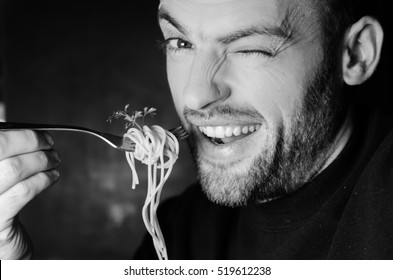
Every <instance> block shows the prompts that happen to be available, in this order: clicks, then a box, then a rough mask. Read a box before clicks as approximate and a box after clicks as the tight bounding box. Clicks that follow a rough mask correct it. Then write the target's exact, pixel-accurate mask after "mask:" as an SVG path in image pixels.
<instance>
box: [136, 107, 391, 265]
mask: <svg viewBox="0 0 393 280" xmlns="http://www.w3.org/2000/svg"><path fill="white" fill-rule="evenodd" d="M390 127H391V119H390V118H386V117H381V115H380V114H370V115H367V116H362V117H360V118H357V122H356V124H355V129H354V133H353V134H352V136H351V138H350V140H349V142H348V143H347V145H346V147H345V148H344V150H343V151H342V152H341V154H340V155H339V156H338V157H337V159H336V160H335V161H334V162H333V163H332V164H330V165H329V166H328V167H327V168H326V169H325V170H324V171H323V172H322V173H321V174H320V175H318V176H317V177H316V178H315V179H314V180H313V181H312V182H309V183H307V184H306V185H304V186H303V187H302V188H300V189H299V190H298V191H296V192H295V193H293V194H291V195H288V196H286V197H283V198H280V199H277V200H274V201H270V202H267V203H263V204H259V205H251V206H247V207H239V208H229V207H224V206H219V205H216V204H214V203H212V202H210V201H208V200H207V199H206V197H205V195H204V194H203V193H202V191H201V188H200V186H199V185H198V184H195V185H193V186H191V187H190V188H188V189H187V190H186V191H185V192H184V193H183V194H182V195H180V196H177V197H174V198H171V199H169V200H167V201H166V202H164V203H163V205H162V207H160V210H159V216H158V219H159V222H160V225H161V227H162V230H163V234H164V237H165V242H166V245H167V250H168V256H169V259H393V131H390ZM135 257H136V258H137V259H156V258H157V256H156V254H155V251H154V248H153V246H152V240H151V238H150V236H146V238H145V239H144V241H143V243H142V245H141V247H140V248H139V250H138V251H137V254H136V256H135Z"/></svg>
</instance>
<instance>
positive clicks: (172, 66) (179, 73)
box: [167, 58, 187, 118]
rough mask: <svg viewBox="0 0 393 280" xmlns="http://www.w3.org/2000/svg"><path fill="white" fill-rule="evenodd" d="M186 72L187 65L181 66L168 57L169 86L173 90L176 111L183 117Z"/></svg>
mask: <svg viewBox="0 0 393 280" xmlns="http://www.w3.org/2000/svg"><path fill="white" fill-rule="evenodd" d="M186 73H187V72H186V71H185V66H181V65H179V63H175V62H174V61H172V60H171V59H169V58H167V76H168V83H169V88H170V90H171V94H172V99H173V102H174V104H175V108H176V111H177V113H178V115H179V116H180V117H181V118H183V109H184V99H183V94H182V93H183V89H184V87H185V84H186V82H187V75H186Z"/></svg>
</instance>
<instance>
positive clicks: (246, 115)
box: [183, 105, 265, 122]
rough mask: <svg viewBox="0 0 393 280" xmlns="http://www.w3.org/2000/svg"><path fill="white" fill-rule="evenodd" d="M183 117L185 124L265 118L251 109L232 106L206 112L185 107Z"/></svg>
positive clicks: (215, 108)
mask: <svg viewBox="0 0 393 280" xmlns="http://www.w3.org/2000/svg"><path fill="white" fill-rule="evenodd" d="M183 116H184V118H185V119H186V120H187V122H192V121H193V120H203V121H209V120H213V119H228V120H234V119H247V120H252V121H255V120H259V121H264V120H265V118H264V117H263V116H262V115H261V114H260V113H259V112H258V111H257V110H255V109H253V108H252V107H249V106H233V105H221V106H217V107H214V108H210V109H208V110H193V109H190V108H188V107H185V108H184V110H183Z"/></svg>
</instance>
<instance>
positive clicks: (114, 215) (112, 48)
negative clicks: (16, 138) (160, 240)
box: [5, 0, 194, 259]
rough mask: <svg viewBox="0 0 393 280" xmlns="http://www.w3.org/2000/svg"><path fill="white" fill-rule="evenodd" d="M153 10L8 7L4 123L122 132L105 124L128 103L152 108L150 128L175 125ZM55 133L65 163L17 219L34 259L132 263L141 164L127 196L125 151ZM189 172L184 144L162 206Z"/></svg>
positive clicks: (41, 4)
mask: <svg viewBox="0 0 393 280" xmlns="http://www.w3.org/2000/svg"><path fill="white" fill-rule="evenodd" d="M142 2H143V4H142ZM89 3H93V2H92V1H90V2H89ZM136 3H137V4H136ZM157 5H158V1H124V2H121V1H106V2H105V3H102V2H101V3H95V4H94V5H88V4H84V2H83V1H74V2H72V1H51V2H49V1H30V0H29V1H19V0H11V1H7V5H6V6H5V16H6V17H5V36H6V41H5V42H6V43H5V54H6V55H5V65H6V67H5V75H6V83H5V100H6V107H7V120H9V121H23V122H41V123H62V124H71V125H80V126H86V127H90V128H92V129H97V130H99V131H107V132H113V133H116V134H119V135H121V134H122V133H123V132H124V128H123V127H124V124H123V123H122V122H120V121H119V122H116V123H114V124H108V123H107V122H106V119H107V118H108V117H109V116H110V115H111V114H112V112H113V111H115V110H117V109H123V108H124V106H125V105H126V104H127V103H130V104H131V105H130V108H131V109H133V110H141V109H143V108H144V107H145V106H148V107H155V108H157V109H158V113H157V116H156V117H155V118H154V120H152V122H154V123H157V124H159V125H161V126H163V127H165V128H168V129H169V128H172V127H175V126H177V125H178V119H177V115H176V112H175V110H174V107H173V105H172V100H171V95H170V92H169V89H168V85H167V81H166V74H165V57H164V55H163V53H162V52H161V51H160V50H159V48H158V47H157V40H158V39H160V38H161V37H160V31H159V28H158V24H157V19H156V9H157ZM53 136H54V137H55V143H56V144H55V147H56V149H57V150H58V151H59V153H60V155H61V157H62V165H61V167H60V173H61V179H60V181H59V183H58V184H56V185H55V187H53V188H51V189H49V190H48V191H46V192H44V193H43V194H41V195H40V196H39V197H38V198H37V199H35V200H34V201H33V202H31V203H30V204H29V205H28V206H27V207H26V208H25V209H24V210H23V212H22V215H21V218H22V220H23V223H24V224H25V225H26V227H27V230H28V232H29V233H30V236H31V238H32V240H33V242H34V245H35V258H38V259H129V258H131V257H132V255H133V252H134V251H135V249H136V246H137V245H138V244H139V242H140V240H141V237H142V234H143V233H144V231H145V229H144V225H143V222H142V218H141V208H142V205H143V201H144V198H145V194H146V186H147V181H146V172H145V170H146V169H145V166H144V165H143V166H142V165H139V166H138V172H139V175H140V185H139V186H138V187H137V189H136V190H132V189H131V173H130V169H129V167H128V164H127V162H126V159H125V156H124V153H122V152H120V151H117V150H115V149H112V148H110V147H109V146H108V145H106V144H105V143H104V142H102V141H101V140H99V139H98V138H94V137H92V136H90V135H84V134H75V133H64V132H56V133H53ZM191 165H192V163H191V160H190V159H189V155H188V150H187V146H186V145H185V144H184V143H183V144H182V146H181V155H180V159H179V160H178V162H177V163H176V165H175V168H174V170H173V173H172V174H171V176H170V178H169V181H168V182H167V184H166V186H165V189H164V191H163V194H162V198H163V199H165V198H166V197H168V196H171V195H174V194H175V193H178V192H179V191H181V190H182V189H183V188H184V187H185V186H186V185H188V184H189V183H190V182H191V181H192V180H194V179H193V178H194V176H193V169H192V166H191Z"/></svg>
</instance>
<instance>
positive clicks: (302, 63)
mask: <svg viewBox="0 0 393 280" xmlns="http://www.w3.org/2000/svg"><path fill="white" fill-rule="evenodd" d="M353 5H354V4H353V3H352V1H335V0H326V1H312V0H295V1H293V0H263V1H261V0H239V1H236V0H161V1H160V5H159V9H158V19H159V24H160V27H161V30H162V33H163V37H164V44H165V49H166V55H167V72H168V81H169V85H170V89H171V92H172V96H173V100H174V103H175V106H176V109H177V112H178V114H179V116H180V118H181V120H182V123H183V126H184V127H185V128H186V129H187V131H188V132H189V134H190V139H189V142H190V147H191V151H192V153H193V155H194V158H195V162H196V166H197V169H198V174H199V183H198V184H195V185H194V186H191V187H190V188H189V189H188V190H187V191H186V192H185V193H184V194H182V195H181V196H179V197H176V198H173V199H170V200H169V201H167V202H166V203H164V205H163V207H162V208H161V209H160V212H159V219H160V222H161V224H162V225H163V234H164V236H165V240H166V245H167V249H168V254H169V258H170V259H330V258H335V259H336V258H340V259H341V258H356V259H357V258H391V257H393V240H392V239H391V236H393V222H392V221H393V220H392V217H393V212H392V207H391V206H390V202H389V201H390V199H389V197H390V198H392V195H393V192H392V185H393V184H392V176H391V174H392V171H391V170H392V164H391V157H392V151H391V148H390V145H389V144H390V143H392V142H391V141H392V137H393V135H392V134H391V133H390V134H387V136H386V133H384V132H385V131H383V130H382V129H379V128H378V127H380V126H381V125H380V124H381V123H380V121H379V120H378V119H375V118H373V117H372V116H370V115H367V114H365V113H364V112H362V111H360V110H359V108H358V107H357V106H356V105H355V104H356V102H355V101H356V98H357V97H356V96H354V95H352V94H350V93H349V92H348V91H347V90H346V88H347V87H348V86H354V85H360V84H362V83H364V82H365V81H366V80H367V79H368V78H369V77H370V76H371V75H372V74H373V72H374V71H375V69H376V67H377V65H378V62H379V59H380V54H381V46H382V42H383V35H384V32H383V29H382V27H381V25H380V23H379V22H378V21H377V20H376V19H375V18H373V17H371V16H367V15H365V14H364V15H363V14H362V15H359V14H356V13H354V12H353V11H352V10H353V7H354V6H353ZM389 162H390V164H389ZM205 197H207V198H208V199H206V198H205ZM389 209H390V210H389ZM154 257H155V254H154V250H153V249H152V247H151V240H150V239H149V238H146V240H145V241H144V243H143V244H142V246H141V248H140V249H139V251H138V253H137V258H154Z"/></svg>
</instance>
